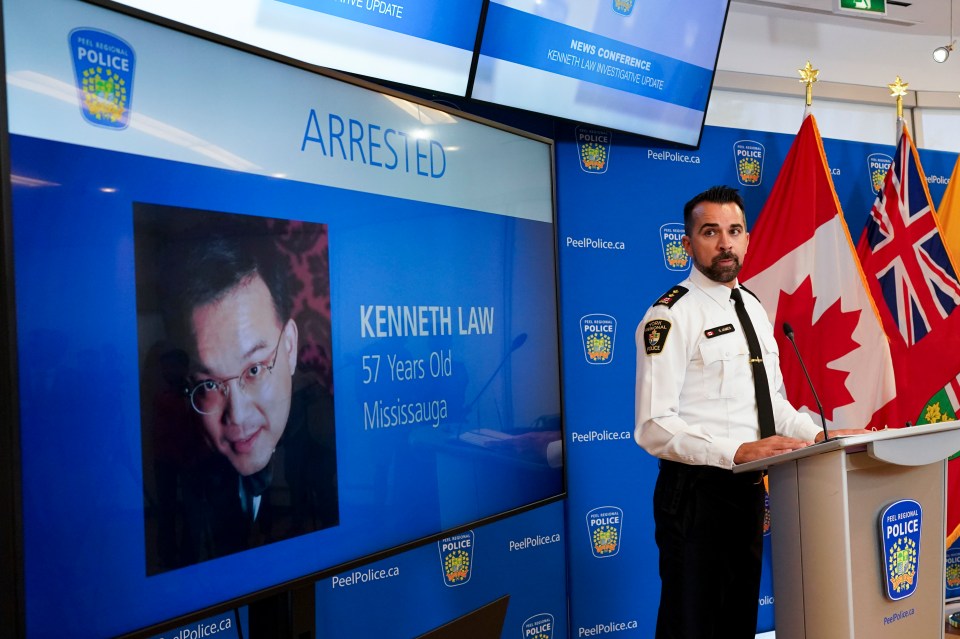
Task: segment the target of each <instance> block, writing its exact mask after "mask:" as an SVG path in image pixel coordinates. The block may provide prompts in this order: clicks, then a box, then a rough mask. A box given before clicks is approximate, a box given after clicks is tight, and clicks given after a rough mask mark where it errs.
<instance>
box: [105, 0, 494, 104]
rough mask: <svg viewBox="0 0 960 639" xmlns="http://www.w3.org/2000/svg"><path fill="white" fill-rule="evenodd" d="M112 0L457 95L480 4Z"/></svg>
mask: <svg viewBox="0 0 960 639" xmlns="http://www.w3.org/2000/svg"><path fill="white" fill-rule="evenodd" d="M114 2H115V3H116V4H122V5H126V6H128V7H133V8H135V9H139V10H142V11H144V12H146V13H150V14H153V15H156V16H160V17H162V18H166V19H169V20H173V21H175V22H178V23H181V24H184V25H188V26H190V27H195V28H197V29H202V30H203V31H206V32H209V33H211V34H216V35H219V36H223V37H226V38H230V39H232V40H236V41H238V42H243V43H245V44H248V45H253V46H256V47H259V48H261V49H265V50H267V51H273V52H275V53H279V54H282V55H285V56H288V57H291V58H294V59H295V60H300V61H303V62H307V63H310V64H316V65H320V66H323V67H328V68H331V69H337V70H338V71H346V72H348V73H355V74H359V75H362V76H367V77H370V78H376V79H379V80H386V81H389V82H396V83H399V84H405V85H408V86H413V87H420V88H423V89H428V90H433V91H441V92H443V93H449V94H452V95H459V96H463V95H464V94H465V92H466V87H467V78H468V76H469V73H470V64H471V62H472V60H473V49H474V45H475V43H476V38H477V26H478V23H479V19H480V9H481V7H482V5H483V0H446V1H441V0H419V1H418V2H403V1H395V0H203V1H202V2H196V1H195V0H114ZM103 4H110V2H105V3H103Z"/></svg>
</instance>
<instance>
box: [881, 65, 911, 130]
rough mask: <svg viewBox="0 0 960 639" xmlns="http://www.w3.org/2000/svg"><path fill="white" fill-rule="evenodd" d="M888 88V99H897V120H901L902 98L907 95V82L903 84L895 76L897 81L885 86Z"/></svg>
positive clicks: (898, 77)
mask: <svg viewBox="0 0 960 639" xmlns="http://www.w3.org/2000/svg"><path fill="white" fill-rule="evenodd" d="M887 86H888V87H889V88H890V97H892V98H896V99H897V119H898V120H902V119H903V96H905V95H906V94H907V87H908V86H910V84H909V83H908V82H904V81H903V80H901V79H900V76H899V75H898V76H897V81H896V82H894V83H893V84H888V85H887Z"/></svg>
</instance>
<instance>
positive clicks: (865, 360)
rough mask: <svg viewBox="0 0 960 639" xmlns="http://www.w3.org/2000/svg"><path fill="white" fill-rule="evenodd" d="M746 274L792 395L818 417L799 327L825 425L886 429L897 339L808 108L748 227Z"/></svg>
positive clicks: (743, 277)
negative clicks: (885, 320)
mask: <svg viewBox="0 0 960 639" xmlns="http://www.w3.org/2000/svg"><path fill="white" fill-rule="evenodd" d="M740 282H741V283H742V284H743V285H744V286H746V287H747V288H748V289H750V290H751V291H753V292H754V293H755V294H756V295H757V297H759V298H760V300H761V302H763V306H764V308H765V309H766V311H767V314H768V316H769V317H770V321H771V322H772V323H773V325H774V327H775V330H776V335H777V342H778V344H779V347H780V368H781V370H782V372H783V378H784V379H783V381H784V390H785V391H786V394H787V398H788V399H789V400H790V402H791V403H792V404H793V405H794V406H796V407H797V408H799V409H803V410H806V411H808V412H810V413H811V414H812V415H813V416H814V420H815V421H818V422H819V415H818V411H817V404H816V402H815V400H814V397H813V393H812V392H811V391H810V387H809V385H808V384H807V381H806V378H805V376H804V374H803V370H802V368H801V365H800V363H799V361H798V360H797V357H796V355H795V354H794V353H793V345H792V344H790V343H789V340H787V338H786V336H785V335H784V334H783V332H782V330H781V327H782V326H783V324H784V323H788V324H790V326H791V327H792V328H793V330H794V333H795V337H796V344H797V348H798V349H799V351H800V353H801V354H802V356H803V361H804V362H805V364H806V367H807V370H808V372H809V373H810V377H811V378H812V380H813V384H814V386H815V387H816V390H817V395H818V396H819V398H820V401H821V403H822V405H823V412H824V417H825V419H826V421H827V428H828V429H829V428H867V427H871V426H875V427H880V428H882V427H883V426H884V425H885V424H886V422H887V419H888V411H890V410H891V409H892V408H893V402H892V400H894V399H895V397H896V385H895V380H894V375H893V365H892V363H891V358H890V348H889V345H888V343H887V338H886V335H885V334H884V331H883V326H882V324H881V321H880V318H879V316H878V314H877V309H876V307H875V306H874V303H873V300H872V298H871V296H870V294H869V292H868V288H867V283H866V280H865V278H864V274H863V270H862V269H861V267H860V261H859V260H858V259H857V253H856V249H855V247H854V244H853V241H852V240H851V238H850V233H849V231H848V230H847V225H846V223H845V221H844V219H843V211H842V210H841V208H840V202H839V201H838V199H837V194H836V191H835V190H834V188H833V180H832V179H831V177H830V169H829V167H828V165H827V159H826V155H825V154H824V151H823V142H822V140H821V138H820V131H819V130H818V129H817V123H816V120H815V119H814V116H813V115H808V116H806V118H805V119H804V121H803V124H802V125H801V127H800V131H799V133H798V134H797V136H796V138H795V139H794V141H793V145H792V146H791V147H790V151H789V153H788V154H787V158H786V160H785V161H784V164H783V167H782V168H781V169H780V175H779V176H778V177H777V181H776V183H775V184H774V186H773V190H772V191H771V193H770V197H769V198H768V199H767V202H766V204H765V205H764V207H763V210H762V211H761V212H760V215H759V217H758V219H757V222H756V224H755V225H754V228H753V230H752V231H751V232H750V243H749V246H748V249H747V255H746V257H745V259H744V265H743V270H742V271H741V273H740Z"/></svg>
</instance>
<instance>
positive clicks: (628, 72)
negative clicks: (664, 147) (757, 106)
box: [470, 0, 729, 146]
mask: <svg viewBox="0 0 960 639" xmlns="http://www.w3.org/2000/svg"><path fill="white" fill-rule="evenodd" d="M728 4H729V0H654V1H652V2H638V1H637V0H575V1H573V0H490V2H489V7H488V10H487V13H486V21H485V23H484V26H483V28H482V29H483V34H482V39H481V43H480V47H479V56H478V60H477V65H476V73H475V76H474V77H473V79H472V90H471V92H470V97H472V98H475V99H477V100H482V101H485V102H493V103H496V104H501V105H506V106H509V107H516V108H520V109H526V110H528V111H535V112H538V113H546V114H549V115H554V116H558V117H562V118H566V119H569V120H575V121H578V122H584V123H588V124H593V125H597V126H601V127H607V128H612V129H619V130H622V131H628V132H630V133H637V134H640V135H645V136H649V137H653V138H658V139H661V140H667V141H671V142H676V143H678V144H682V145H685V146H698V145H699V143H700V134H701V132H702V129H703V120H704V117H705V115H706V110H707V101H708V99H709V97H710V88H711V86H712V84H713V75H714V70H715V68H716V61H717V55H718V53H719V49H720V37H721V35H722V33H723V26H724V22H725V20H726V14H727V7H728Z"/></svg>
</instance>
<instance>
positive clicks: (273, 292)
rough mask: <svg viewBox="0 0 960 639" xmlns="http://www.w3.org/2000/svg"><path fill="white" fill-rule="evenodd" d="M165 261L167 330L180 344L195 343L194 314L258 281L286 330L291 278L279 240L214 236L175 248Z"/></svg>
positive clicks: (264, 236) (258, 236)
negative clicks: (262, 284)
mask: <svg viewBox="0 0 960 639" xmlns="http://www.w3.org/2000/svg"><path fill="white" fill-rule="evenodd" d="M167 248H168V249H169V250H168V251H167V253H166V255H165V259H164V260H163V269H164V271H163V273H162V275H161V277H163V281H164V289H165V291H164V294H163V298H164V311H165V315H166V316H167V323H168V330H172V331H173V332H174V333H175V334H176V335H177V336H178V337H179V338H180V339H183V338H188V337H190V338H192V337H194V335H193V332H194V328H193V326H192V323H191V318H192V315H193V311H194V310H196V309H197V308H199V307H201V306H206V305H207V304H211V303H213V302H216V301H218V300H220V299H222V298H223V297H224V296H225V295H226V294H227V293H228V292H230V291H231V290H233V289H234V288H236V287H237V286H238V285H240V284H242V283H244V282H246V281H248V280H249V279H250V278H252V277H254V276H259V277H260V278H261V279H262V280H263V282H264V284H266V286H267V290H269V291H270V298H271V300H272V302H273V308H274V311H275V312H276V315H277V320H278V321H279V322H280V324H281V325H283V324H285V323H286V322H287V320H288V319H290V316H291V313H292V302H291V299H290V294H289V286H288V283H287V278H288V273H287V270H288V269H286V268H284V265H283V264H282V260H281V256H280V254H279V251H277V249H276V246H275V241H274V237H273V236H271V235H269V234H263V233H262V230H261V233H257V234H248V233H231V234H229V235H228V234H222V233H213V234H209V235H203V236H193V237H191V238H182V239H180V240H176V241H174V242H172V245H171V246H168V247H167Z"/></svg>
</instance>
